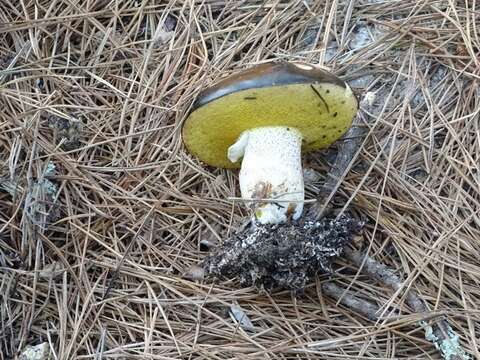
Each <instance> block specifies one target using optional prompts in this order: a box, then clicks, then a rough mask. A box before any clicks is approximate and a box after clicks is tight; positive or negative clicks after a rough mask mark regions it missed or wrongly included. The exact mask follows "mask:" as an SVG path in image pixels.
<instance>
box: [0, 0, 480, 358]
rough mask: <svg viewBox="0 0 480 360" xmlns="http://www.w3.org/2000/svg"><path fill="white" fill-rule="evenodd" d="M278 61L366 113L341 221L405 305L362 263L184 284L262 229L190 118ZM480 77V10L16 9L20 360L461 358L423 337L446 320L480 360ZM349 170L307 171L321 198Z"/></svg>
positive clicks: (365, 6) (13, 230)
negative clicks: (305, 66) (332, 78)
mask: <svg viewBox="0 0 480 360" xmlns="http://www.w3.org/2000/svg"><path fill="white" fill-rule="evenodd" d="M277 60H288V61H298V60H301V61H305V62H309V63H313V64H316V65H320V66H324V67H327V68H328V69H330V71H332V72H333V73H335V74H336V75H338V76H340V77H341V78H342V79H344V80H346V81H348V82H349V84H350V85H351V86H352V88H353V89H354V91H355V93H356V94H358V96H359V98H361V99H362V100H363V107H362V109H361V111H360V113H359V117H358V120H359V124H360V125H359V126H360V127H361V128H362V129H364V131H365V133H366V138H365V141H364V142H363V143H362V147H361V150H360V152H359V154H358V157H356V160H355V162H354V164H353V166H351V168H350V169H349V171H348V172H347V173H346V175H345V176H343V175H342V176H341V177H340V179H334V184H335V189H336V190H337V192H336V195H335V196H330V197H331V200H332V202H331V207H333V208H334V209H335V210H336V211H340V212H341V211H342V209H345V210H347V209H348V211H350V212H351V213H352V214H356V216H357V217H358V219H361V220H362V221H363V222H364V223H365V225H364V228H363V232H362V235H361V236H359V237H356V238H355V239H354V242H355V246H356V247H358V248H363V249H364V250H365V251H367V252H368V254H369V255H370V256H371V257H372V258H373V259H376V260H377V261H379V262H382V263H383V264H386V265H388V266H389V267H390V268H393V269H394V270H395V274H396V275H397V276H398V277H399V278H401V279H403V283H402V285H401V287H400V288H399V289H398V290H397V291H392V290H391V289H389V288H387V287H385V286H383V285H382V284H381V283H380V282H378V281H375V279H372V278H371V277H368V276H365V275H364V274H363V273H359V272H358V271H357V268H356V267H354V266H353V265H352V264H351V263H349V262H348V261H346V260H345V259H343V258H340V259H338V260H337V261H336V262H335V273H334V275H333V276H329V275H320V276H317V277H314V279H313V280H311V281H308V282H307V283H306V286H305V288H304V289H303V291H302V292H301V293H292V292H290V291H288V290H285V291H276V292H273V293H269V292H259V291H258V290H257V289H256V288H254V287H245V286H241V285H240V283H239V280H238V279H235V278H232V279H229V280H223V281H218V280H217V281H213V280H203V281H196V280H195V279H190V278H187V277H185V276H184V275H185V272H187V271H188V269H191V268H192V266H195V265H197V264H199V263H200V262H201V261H202V260H203V259H205V257H206V255H207V252H206V250H208V248H209V247H210V246H211V245H212V244H213V245H218V244H221V242H222V241H223V240H224V239H226V238H228V237H229V236H231V235H232V234H234V233H235V231H236V230H237V229H239V227H241V226H242V223H243V221H244V219H245V218H246V217H248V213H247V212H246V210H245V207H243V206H242V204H241V203H239V202H237V201H233V200H232V198H235V197H238V196H239V194H238V191H239V190H238V176H237V175H238V174H237V173H238V172H237V171H233V170H221V169H215V168H211V167H208V166H206V165H204V164H202V163H201V162H199V161H198V159H196V158H195V157H193V156H191V155H189V154H188V153H187V152H186V151H185V148H184V146H183V143H182V139H181V136H180V135H181V131H180V130H181V126H182V123H183V121H184V120H185V117H186V115H187V113H188V111H189V108H190V106H191V105H192V103H193V101H194V100H195V97H196V95H197V94H198V93H199V91H200V90H202V89H204V88H205V87H206V86H208V85H211V84H213V83H214V82H215V81H217V80H218V79H220V78H222V77H223V76H224V75H227V74H230V73H234V72H235V71H238V70H241V69H245V68H248V67H250V66H253V65H255V64H259V63H263V62H267V61H277ZM479 80H480V4H479V3H478V2H476V1H475V0H469V1H466V0H438V1H436V0H416V1H415V0H390V1H387V0H385V1H379V0H352V1H346V0H322V1H312V0H305V1H253V0H252V1H250V0H247V1H224V0H218V1H208V0H207V1H203V2H201V1H174V0H172V1H148V0H144V1H142V0H138V1H137V0H135V1H134V0H127V1H103V0H99V1H86V0H79V1H66V0H49V1H45V0H36V1H33V0H19V1H9V0H2V1H0V359H2V360H4V359H16V358H20V354H21V353H22V352H23V351H24V350H25V349H26V348H27V347H28V346H36V345H39V346H44V347H43V348H41V349H40V348H38V349H40V350H41V351H43V350H45V353H46V354H47V356H48V354H50V358H51V359H440V358H441V357H440V355H439V352H438V351H437V349H435V347H434V346H433V345H432V343H431V342H429V341H428V339H426V336H425V331H424V329H422V328H421V327H419V325H418V323H419V321H420V320H426V319H428V318H431V317H435V316H440V315H441V316H447V317H448V320H449V323H450V325H451V326H452V329H453V330H454V331H455V332H456V334H458V335H459V340H460V343H461V344H462V346H463V347H464V349H465V350H466V351H467V352H468V353H469V354H470V355H471V356H472V358H480V353H479V351H478V349H479V347H480V335H479V334H480V323H479V320H480V312H479V310H480V309H479V307H480V302H479V300H478V299H479V298H480V287H479V283H480V260H479V259H480V252H479V247H478V242H479V241H480V215H479V212H480V204H479V201H480V171H479V163H480V120H479V116H480V114H479V111H480V110H479V109H480V90H479ZM366 95H367V97H366V98H365V96H366ZM342 141H348V139H343V140H341V141H340V142H339V143H337V146H338V145H339V144H340V143H341V142H342ZM335 154H336V149H335V146H334V147H332V148H331V149H328V150H325V151H318V152H315V153H312V154H309V155H307V156H306V157H304V164H303V165H304V168H305V169H306V171H307V175H308V176H306V179H307V180H308V181H307V183H306V197H307V199H313V198H315V197H316V196H318V193H319V191H320V189H321V188H322V184H325V183H326V182H328V181H331V180H329V179H331V178H329V177H328V176H327V175H326V174H327V172H328V170H329V168H330V166H331V164H332V162H333V161H334V160H335ZM308 206H312V205H311V204H308V205H306V207H308ZM327 283H329V284H334V285H336V286H338V287H340V288H341V289H348V294H353V295H355V296H356V297H358V298H360V299H364V300H368V301H370V302H371V303H372V304H373V305H375V306H376V307H378V308H380V309H382V314H381V316H379V317H378V318H376V320H372V319H368V318H367V317H365V316H364V315H363V314H362V313H361V312H359V311H356V310H355V307H348V306H345V305H344V303H340V302H337V301H335V300H333V299H332V298H331V297H329V296H327V295H326V294H324V292H323V290H322V289H325V288H326V287H325V286H324V285H325V284H327ZM408 289H413V290H415V291H416V292H417V293H418V294H420V295H421V297H422V299H423V300H424V301H425V302H426V306H427V308H428V311H427V312H426V313H421V314H419V313H415V312H414V311H413V310H412V308H410V307H409V306H408V304H407V302H408V301H406V300H408V299H407V297H406V290H408ZM42 344H44V345H42ZM45 344H46V345H45ZM40 350H39V352H41V351H40ZM24 358H25V357H24ZM44 358H46V357H44Z"/></svg>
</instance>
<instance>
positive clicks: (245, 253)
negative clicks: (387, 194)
mask: <svg viewBox="0 0 480 360" xmlns="http://www.w3.org/2000/svg"><path fill="white" fill-rule="evenodd" d="M362 227H363V223H361V222H360V221H358V220H356V219H354V218H352V217H351V216H348V215H342V216H340V217H339V218H338V219H335V218H333V217H330V218H323V219H321V220H319V221H316V222H314V221H304V222H303V224H300V223H295V224H280V225H257V226H255V227H248V228H246V229H243V230H241V231H240V232H238V233H237V234H235V235H233V236H232V237H230V238H229V239H227V240H226V241H225V242H224V244H223V245H222V246H221V247H219V248H218V249H216V250H215V251H214V252H212V253H211V254H210V255H209V256H207V258H206V259H205V260H204V261H203V263H202V266H203V269H204V271H205V275H206V276H207V277H208V276H211V277H215V278H220V279H225V278H227V279H231V278H237V279H238V280H239V281H240V283H241V284H242V285H243V286H252V285H253V286H255V287H257V288H261V289H265V290H274V289H277V288H283V289H285V288H286V289H293V290H301V289H303V288H304V287H305V285H306V284H307V282H308V281H309V280H310V279H311V278H312V277H314V276H315V275H317V274H318V273H319V272H320V273H321V272H323V273H329V272H331V263H332V261H333V260H334V259H335V257H338V256H339V255H341V253H342V250H343V248H344V247H345V246H346V245H347V244H348V243H350V242H351V241H352V239H353V237H354V236H355V235H356V234H358V233H359V232H360V230H361V228H362Z"/></svg>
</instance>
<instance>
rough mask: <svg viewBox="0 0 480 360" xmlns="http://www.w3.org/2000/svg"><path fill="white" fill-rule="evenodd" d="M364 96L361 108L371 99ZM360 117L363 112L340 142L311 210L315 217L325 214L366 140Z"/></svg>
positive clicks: (310, 214)
mask: <svg viewBox="0 0 480 360" xmlns="http://www.w3.org/2000/svg"><path fill="white" fill-rule="evenodd" d="M364 98H365V99H368V100H362V102H361V103H360V107H361V108H362V107H365V106H368V103H367V102H368V101H371V100H370V96H365V97H364ZM360 117H361V113H359V114H358V115H357V117H356V118H355V120H354V122H353V126H352V127H351V128H350V129H349V130H348V131H347V133H346V134H345V135H344V136H343V139H345V141H339V142H338V153H337V157H336V158H335V162H334V163H333V165H332V167H331V169H330V171H329V173H328V177H327V179H326V181H325V183H324V184H323V186H322V187H321V188H320V190H319V192H318V196H317V203H316V204H315V205H314V206H312V207H311V208H310V210H309V216H312V217H313V218H315V219H320V218H321V217H322V216H323V215H324V214H325V212H326V210H327V208H328V205H329V204H330V201H331V200H332V198H333V196H334V195H335V193H336V192H337V190H338V188H339V186H340V184H341V183H342V180H343V179H344V178H345V176H346V174H347V173H348V171H349V170H350V168H351V166H352V165H353V162H354V161H355V158H356V154H357V152H358V151H359V149H360V148H361V144H362V142H363V141H364V140H365V135H366V129H365V128H364V127H360V126H359V125H360Z"/></svg>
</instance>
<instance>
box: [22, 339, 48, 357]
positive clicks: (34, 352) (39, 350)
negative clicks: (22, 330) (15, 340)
mask: <svg viewBox="0 0 480 360" xmlns="http://www.w3.org/2000/svg"><path fill="white" fill-rule="evenodd" d="M49 359H50V346H49V344H48V343H47V342H44V343H42V344H38V345H35V346H31V345H28V346H26V347H25V349H24V350H23V352H22V354H21V355H20V357H19V360H49Z"/></svg>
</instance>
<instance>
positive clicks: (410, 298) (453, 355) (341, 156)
mask: <svg viewBox="0 0 480 360" xmlns="http://www.w3.org/2000/svg"><path fill="white" fill-rule="evenodd" d="M373 99H374V95H373V94H371V93H367V94H365V96H364V97H363V100H362V101H361V103H360V108H365V107H368V106H369V105H371V103H372V102H373ZM360 116H361V112H360V113H359V115H358V116H357V117H356V119H355V121H354V126H353V127H352V128H351V129H350V130H349V131H348V132H347V134H346V135H345V138H346V139H347V140H346V141H343V142H340V144H339V149H338V154H337V157H336V159H335V162H334V163H333V165H332V168H331V170H330V176H329V178H328V179H327V180H326V181H325V184H324V185H323V187H322V188H321V190H320V192H319V194H318V203H317V204H316V205H314V206H312V209H310V212H309V215H310V216H313V217H315V218H316V219H319V218H321V217H322V216H323V214H324V212H325V210H326V209H327V206H328V205H329V203H330V201H331V199H332V198H333V196H334V195H335V193H336V192H337V190H338V187H339V186H340V184H341V182H342V180H343V178H344V177H345V175H346V174H347V173H348V171H349V169H350V168H351V166H352V165H353V162H354V161H355V157H356V154H357V153H358V152H359V149H360V147H361V144H362V142H363V141H364V138H365V130H364V129H363V128H361V127H358V126H355V125H358V123H359V120H360ZM344 255H345V257H346V258H347V259H348V260H350V261H351V262H352V263H354V264H355V265H356V266H357V267H358V268H359V269H361V271H363V272H364V273H365V274H367V275H369V276H370V277H371V278H373V279H376V280H377V281H379V282H381V283H382V284H384V285H385V286H388V287H389V288H391V289H393V290H395V291H397V290H400V289H402V287H403V285H402V283H403V281H402V279H401V278H400V277H398V276H397V275H396V274H395V272H394V271H393V270H392V269H390V268H388V267H387V266H386V265H384V264H381V263H379V262H377V261H376V260H374V259H372V258H371V257H369V256H368V255H367V254H363V253H361V252H359V251H353V250H350V249H348V248H346V249H345V250H344ZM322 289H323V290H324V292H325V293H326V294H328V295H330V296H331V297H332V298H334V299H337V300H340V302H341V303H342V304H344V305H345V306H348V307H349V308H351V309H353V310H354V311H357V312H359V313H361V314H363V315H364V316H366V317H367V318H369V319H372V320H373V319H377V317H378V315H377V313H378V309H377V308H376V306H375V305H373V304H371V303H369V302H366V301H365V300H362V299H359V298H357V297H355V296H353V295H351V294H348V293H347V294H344V290H343V289H340V288H338V287H337V286H336V285H334V284H325V285H324V286H323V287H322ZM406 302H407V304H408V306H409V307H410V308H411V309H412V310H413V311H414V312H416V313H427V312H428V308H427V306H426V305H425V303H424V301H423V300H422V299H421V298H420V296H419V294H418V293H417V292H416V291H415V290H412V289H409V290H408V292H407V294H406ZM420 325H421V326H422V327H423V328H424V329H425V338H426V339H427V340H428V341H430V342H432V343H433V344H434V345H435V347H436V348H437V350H438V351H439V352H440V354H441V355H442V358H443V359H445V360H467V359H471V357H470V356H469V355H468V354H467V353H466V352H465V351H464V350H463V349H462V347H461V345H460V342H459V337H458V335H457V334H456V333H455V332H454V331H453V329H452V327H451V326H450V324H449V323H448V321H447V319H445V318H442V319H435V320H433V322H432V323H431V324H427V323H426V322H425V321H421V322H420Z"/></svg>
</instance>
